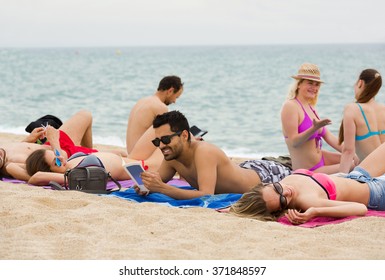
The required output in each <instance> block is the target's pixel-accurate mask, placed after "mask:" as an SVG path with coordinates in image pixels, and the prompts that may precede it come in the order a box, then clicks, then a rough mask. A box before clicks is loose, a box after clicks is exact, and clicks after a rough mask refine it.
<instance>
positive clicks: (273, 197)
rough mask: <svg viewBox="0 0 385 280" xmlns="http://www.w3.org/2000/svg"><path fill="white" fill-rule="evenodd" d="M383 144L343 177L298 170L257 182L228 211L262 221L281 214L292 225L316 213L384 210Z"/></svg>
mask: <svg viewBox="0 0 385 280" xmlns="http://www.w3.org/2000/svg"><path fill="white" fill-rule="evenodd" d="M384 158H385V143H384V144H382V145H381V146H379V147H378V148H377V149H376V150H374V151H373V152H372V153H371V154H370V155H369V156H368V157H366V158H365V160H363V161H362V162H361V164H360V165H358V166H357V167H355V168H354V170H353V171H352V172H350V173H349V174H347V175H346V177H338V176H337V175H326V174H323V173H313V172H311V171H308V170H305V169H300V170H296V171H295V172H294V173H293V174H292V175H289V176H287V177H285V178H284V179H282V180H281V181H280V182H279V183H273V184H266V185H262V184H260V185H258V186H256V187H254V188H253V190H252V191H250V192H248V193H245V194H244V195H243V196H242V197H241V198H240V200H239V201H237V202H236V203H235V204H233V205H232V206H231V208H230V212H231V213H234V214H236V215H239V216H244V217H250V218H255V219H259V220H264V221H272V220H276V219H277V218H278V217H280V216H281V215H282V214H284V213H285V212H286V209H287V212H286V213H285V216H286V217H287V218H288V219H289V221H290V222H291V223H293V224H301V223H305V222H307V221H309V220H310V219H312V218H314V217H318V216H327V217H347V216H351V215H359V216H362V215H365V214H366V212H367V209H371V210H378V211H383V210H385V176H383V177H381V178H376V177H379V176H382V175H384V173H385V163H384Z"/></svg>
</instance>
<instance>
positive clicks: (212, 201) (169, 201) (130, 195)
mask: <svg viewBox="0 0 385 280" xmlns="http://www.w3.org/2000/svg"><path fill="white" fill-rule="evenodd" d="M169 184H170V185H172V186H175V187H178V188H181V189H186V190H194V188H192V187H191V186H189V185H188V184H187V183H186V182H184V181H182V180H172V181H170V182H169ZM107 196H116V197H119V198H122V199H125V200H128V201H133V202H154V203H158V204H164V205H167V206H173V207H181V208H188V207H204V208H210V209H216V210H218V209H223V208H226V207H229V206H230V205H231V204H233V203H234V202H236V201H237V200H238V199H239V198H240V197H241V196H242V195H241V194H236V193H229V194H215V195H205V196H202V197H199V198H192V199H183V200H182V199H174V198H171V197H169V196H167V195H165V194H161V193H150V194H149V195H147V196H141V195H138V194H137V193H136V192H135V190H134V189H133V188H129V189H127V190H125V191H121V192H113V193H111V194H108V195H107Z"/></svg>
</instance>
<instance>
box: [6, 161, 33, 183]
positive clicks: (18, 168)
mask: <svg viewBox="0 0 385 280" xmlns="http://www.w3.org/2000/svg"><path fill="white" fill-rule="evenodd" d="M5 171H6V172H7V174H8V175H10V176H11V177H13V178H15V179H17V180H23V181H28V180H29V178H30V176H29V175H28V173H27V169H26V167H25V164H22V163H14V162H11V163H9V164H7V165H6V166H5Z"/></svg>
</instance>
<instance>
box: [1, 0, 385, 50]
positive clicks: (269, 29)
mask: <svg viewBox="0 0 385 280" xmlns="http://www.w3.org/2000/svg"><path fill="white" fill-rule="evenodd" d="M303 43H385V1H384V0H308V1H303V0H0V47H69V46H70V47H82V46H114V47H116V46H120V47H121V46H143V45H148V46H162V45H245V44H303Z"/></svg>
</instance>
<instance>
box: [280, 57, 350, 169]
mask: <svg viewBox="0 0 385 280" xmlns="http://www.w3.org/2000/svg"><path fill="white" fill-rule="evenodd" d="M292 77H293V78H294V79H295V82H294V84H293V85H292V87H291V89H290V92H289V95H288V100H287V101H286V102H285V103H284V104H283V107H282V110H281V123H282V131H283V134H284V136H285V141H286V145H287V147H288V150H289V153H290V156H291V160H292V164H293V170H296V169H298V168H305V169H308V170H310V171H315V172H324V173H327V174H332V173H337V172H338V170H339V163H340V159H341V154H340V153H336V152H329V151H325V150H322V139H324V140H325V141H326V142H327V143H328V144H329V145H330V146H331V147H333V148H334V149H336V150H338V151H341V145H339V144H338V139H337V137H335V136H334V135H333V134H332V133H331V132H330V131H329V130H328V129H327V128H326V125H329V124H331V121H330V120H329V119H320V118H319V116H318V114H317V112H316V110H315V109H314V106H315V105H316V104H317V99H318V94H319V89H320V87H321V83H323V81H322V80H321V78H320V71H319V69H318V67H317V65H314V64H310V63H304V64H302V65H301V67H300V69H299V70H298V74H297V75H296V76H292ZM352 167H353V163H352Z"/></svg>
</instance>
